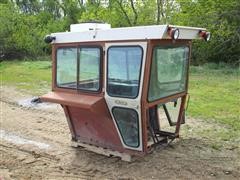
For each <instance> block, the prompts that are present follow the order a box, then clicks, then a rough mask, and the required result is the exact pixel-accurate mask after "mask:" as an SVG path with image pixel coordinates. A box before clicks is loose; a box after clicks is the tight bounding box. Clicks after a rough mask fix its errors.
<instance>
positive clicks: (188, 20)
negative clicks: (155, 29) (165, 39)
mask: <svg viewBox="0 0 240 180" xmlns="http://www.w3.org/2000/svg"><path fill="white" fill-rule="evenodd" d="M178 2H179V4H180V7H181V10H180V12H179V13H177V14H175V17H174V20H173V21H174V23H177V24H180V25H185V26H198V27H205V28H207V29H208V30H209V31H210V32H211V35H212V38H211V41H210V42H208V43H202V42H199V41H196V42H194V49H193V56H192V57H193V63H194V64H202V63H205V62H215V63H219V62H226V63H231V64H235V65H239V63H240V11H239V9H240V1H239V0H227V1H226V0H197V1H181V0H179V1H178Z"/></svg>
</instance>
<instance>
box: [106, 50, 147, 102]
mask: <svg viewBox="0 0 240 180" xmlns="http://www.w3.org/2000/svg"><path fill="white" fill-rule="evenodd" d="M142 55H143V50H142V48H141V47H140V46H112V47H110V48H108V57H107V58H108V64H107V92H108V94H109V96H112V97H127V98H136V97H137V96H138V92H139V81H140V75H141V64H142Z"/></svg>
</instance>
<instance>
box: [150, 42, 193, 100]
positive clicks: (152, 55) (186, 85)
mask: <svg viewBox="0 0 240 180" xmlns="http://www.w3.org/2000/svg"><path fill="white" fill-rule="evenodd" d="M157 47H186V48H188V53H187V54H188V57H187V59H186V70H185V71H186V77H185V88H184V90H183V91H179V92H176V93H174V94H169V95H168V96H165V97H160V98H158V99H155V100H152V101H151V100H149V91H150V80H151V72H152V64H153V57H154V50H155V48H157ZM190 55H191V47H190V45H189V44H161V43H159V44H156V45H154V46H153V47H152V52H151V63H150V68H149V69H150V71H149V77H148V80H149V83H148V87H147V102H149V103H152V102H155V101H159V100H162V99H166V98H169V97H172V96H176V95H178V94H182V93H186V92H187V87H188V68H189V67H188V66H189V62H190ZM181 79H182V78H181ZM157 81H158V82H159V80H158V76H157ZM176 82H179V81H171V82H170V83H176ZM167 83H168V82H165V83H163V84H167Z"/></svg>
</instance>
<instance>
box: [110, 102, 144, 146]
mask: <svg viewBox="0 0 240 180" xmlns="http://www.w3.org/2000/svg"><path fill="white" fill-rule="evenodd" d="M116 108H118V109H125V110H131V111H133V112H134V113H136V114H137V127H138V133H137V138H138V144H137V146H129V145H128V144H126V142H125V140H124V138H123V135H122V132H121V131H120V128H119V125H118V123H117V120H116V117H115V115H114V113H113V111H114V109H116ZM111 111H112V115H113V117H114V118H113V119H114V121H115V123H116V125H117V128H118V131H119V134H120V135H121V139H122V141H123V143H124V144H125V146H128V147H131V148H138V147H139V146H140V144H141V143H140V126H139V124H140V123H139V115H138V112H137V111H136V110H135V109H133V108H126V107H121V106H114V107H112V110H111Z"/></svg>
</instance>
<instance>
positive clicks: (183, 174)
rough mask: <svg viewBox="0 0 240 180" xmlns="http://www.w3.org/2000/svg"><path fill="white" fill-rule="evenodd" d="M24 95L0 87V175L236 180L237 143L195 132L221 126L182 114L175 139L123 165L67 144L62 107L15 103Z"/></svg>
mask: <svg viewBox="0 0 240 180" xmlns="http://www.w3.org/2000/svg"><path fill="white" fill-rule="evenodd" d="M26 98H31V95H27V94H25V93H21V92H18V91H16V90H15V89H14V88H10V87H2V88H1V99H0V100H1V102H0V103H1V104H0V105H1V106H0V108H1V112H0V113H1V121H0V123H1V124H0V135H1V136H0V179H34V180H35V179H121V180H123V179H124V180H125V179H184V180H186V179H240V147H239V144H237V143H236V142H234V143H232V142H226V141H223V142H220V143H222V144H221V146H220V148H213V147H214V146H213V142H214V141H215V139H214V137H209V138H206V137H202V136H201V135H200V136H199V133H197V132H201V131H200V130H203V129H211V130H213V131H217V130H219V129H223V128H225V127H224V126H222V125H220V124H213V123H212V124H211V123H210V122H208V121H204V120H200V119H192V118H187V122H186V125H184V126H182V129H181V130H182V131H181V138H180V139H179V140H176V141H174V142H173V143H172V144H171V146H168V147H159V148H157V149H156V150H155V151H154V152H153V153H151V154H149V155H148V156H146V157H144V158H136V159H135V160H134V161H133V162H131V163H128V162H123V161H121V160H120V159H119V158H116V157H115V158H113V157H105V156H102V155H98V154H95V153H92V152H88V151H86V150H84V149H81V148H73V147H71V146H70V133H69V129H68V126H67V121H66V120H65V116H64V114H63V111H62V109H61V107H60V106H58V105H50V106H49V107H48V108H44V107H26V106H24V105H19V103H18V102H19V100H22V99H26ZM20 102H21V101H20ZM237 142H238V143H239V141H237Z"/></svg>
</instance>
